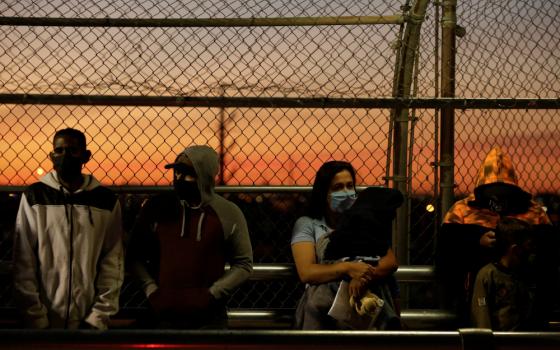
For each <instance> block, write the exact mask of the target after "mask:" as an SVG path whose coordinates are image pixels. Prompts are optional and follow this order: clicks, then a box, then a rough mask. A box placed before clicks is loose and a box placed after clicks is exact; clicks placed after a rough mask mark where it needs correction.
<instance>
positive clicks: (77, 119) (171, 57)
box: [0, 0, 560, 193]
mask: <svg viewBox="0 0 560 350" xmlns="http://www.w3.org/2000/svg"><path fill="white" fill-rule="evenodd" d="M226 3H227V2H220V1H217V2H213V3H212V4H211V5H208V4H206V3H205V4H204V5H200V7H196V6H195V7H192V8H188V7H189V6H194V5H196V4H195V3H189V4H190V5H185V4H184V3H181V2H173V1H171V2H170V4H169V5H170V9H166V10H163V9H161V8H159V7H157V6H155V5H154V4H153V3H152V2H150V1H125V0H121V1H108V2H103V1H101V2H100V1H98V2H95V1H92V2H87V1H78V2H72V1H68V2H65V3H64V4H63V2H60V3H58V5H57V2H56V1H55V2H52V1H51V2H47V1H45V2H44V4H42V2H41V1H32V2H30V3H29V4H28V5H29V6H26V1H20V2H6V3H4V4H0V12H1V13H3V16H24V17H25V16H38V17H40V16H48V17H72V16H77V17H88V16H89V17H104V16H106V15H107V16H115V17H119V16H120V17H130V16H132V17H134V16H136V17H144V18H146V17H148V16H153V17H165V16H168V17H177V16H178V15H177V14H180V15H182V16H191V17H196V16H198V17H200V18H205V17H211V16H215V17H250V16H255V17H281V16H285V17H292V16H293V17H297V16H320V15H323V16H325V15H331V16H332V15H364V14H366V15H392V14H395V13H398V12H399V7H400V5H401V2H400V1H395V2H385V1H373V2H372V1H355V2H347V1H342V0H341V1H338V2H337V1H332V2H325V3H323V2H319V3H313V2H302V3H301V4H300V6H298V7H295V8H294V7H293V5H290V4H291V3H290V2H285V3H283V2H282V1H275V2H267V3H266V4H268V5H267V6H265V5H266V4H264V3H261V4H260V5H258V6H257V5H255V6H254V7H253V8H247V7H246V6H245V5H244V4H242V2H240V3H235V4H234V5H231V6H229V7H228V6H226V5H225V4H226ZM458 3H459V6H458V18H459V21H458V22H459V24H460V25H461V26H463V27H465V28H466V35H465V36H464V37H462V38H458V39H457V40H458V41H457V89H456V90H457V96H459V97H481V98H491V97H533V98H535V97H540V98H558V96H559V95H560V93H559V92H560V83H559V79H558V78H559V77H560V68H559V67H560V64H559V63H560V62H559V57H560V49H559V47H560V39H559V36H558V35H557V33H558V32H560V25H559V23H558V22H559V20H558V18H559V16H560V10H559V7H560V5H558V4H554V2H552V4H551V3H550V2H546V1H534V2H521V1H520V2H497V3H494V2H491V3H487V2H480V1H477V0H471V1H459V2H458ZM345 4H346V5H345ZM221 5H223V7H220V6H221ZM174 6H176V8H175V7H174ZM95 9H98V10H95ZM131 9H134V11H132V10H131ZM173 9H175V10H173ZM130 11H132V12H130ZM173 11H175V12H173ZM433 16H434V10H433V8H430V9H429V14H428V18H427V20H426V23H425V25H424V27H423V34H422V43H421V45H422V47H421V50H420V51H421V53H420V70H419V87H418V95H419V96H425V97H431V96H433V95H434V91H435V90H434V86H435V84H434V83H433V80H434V69H435V67H434V64H433V41H434V39H433V26H434V22H433V18H434V17H433ZM397 34H398V27H397V26H394V25H393V26H389V25H381V26H371V25H368V26H331V27H325V26H322V27H259V28H239V27H233V28H71V27H63V28H60V27H55V28H53V27H51V28H45V27H24V26H22V27H14V26H1V27H0V35H1V37H2V39H0V82H1V83H2V84H1V85H0V93H47V94H86V95H87V94H94V95H156V96H161V95H186V96H221V95H224V96H237V97H239V96H274V97H281V96H288V97H318V96H319V97H321V96H328V97H349V98H352V97H383V96H390V95H391V89H392V79H393V65H394V49H393V48H394V47H395V42H396V40H397ZM222 112H223V113H225V114H226V115H227V116H229V117H230V118H231V121H230V122H229V123H228V124H227V125H226V129H227V135H226V140H225V141H226V145H231V147H230V149H229V152H228V154H227V156H226V179H228V184H231V185H239V184H242V185H250V184H256V185H293V184H295V185H309V184H310V183H311V182H312V179H313V176H314V173H315V171H316V170H317V169H318V168H319V166H320V165H321V164H322V163H323V162H324V161H326V160H330V159H346V160H349V161H351V162H352V164H353V165H354V166H355V167H356V168H357V169H358V177H359V181H360V183H361V184H367V185H378V184H383V183H384V180H383V176H385V168H386V159H387V158H386V157H387V155H386V151H387V143H388V137H387V134H388V130H389V123H388V121H389V111H388V110H364V109H328V110H321V109H306V108H301V109H273V108H253V109H234V108H229V109H225V110H223V111H222V110H220V109H218V108H198V109H197V108H163V107H150V108H149V107H103V106H94V107H92V106H56V105H51V106H46V105H0V136H1V139H0V185H2V186H19V185H24V184H29V183H32V182H34V181H36V180H37V178H38V177H39V175H38V173H37V170H38V169H39V168H41V169H43V170H45V171H48V170H50V169H51V164H50V161H49V160H48V159H47V153H48V152H49V151H50V149H51V139H52V135H53V134H54V132H55V130H56V129H59V128H62V127H67V126H71V127H77V128H79V129H82V130H84V131H85V132H86V134H87V136H88V140H89V148H90V149H91V150H92V152H93V159H92V161H90V162H89V163H88V165H87V167H86V169H87V170H88V171H90V172H93V174H94V175H95V176H96V177H98V178H99V179H100V180H101V181H102V182H103V183H104V184H107V185H139V184H145V185H167V184H169V182H170V179H171V177H170V174H169V173H168V172H165V170H164V169H163V165H164V164H166V163H167V162H170V161H172V160H173V159H174V157H175V154H176V153H177V152H179V151H181V150H182V149H183V147H184V146H186V145H189V144H192V143H208V144H210V145H211V146H213V147H216V148H218V147H219V139H218V137H217V130H218V126H219V121H218V120H219V116H220V113H222ZM416 117H417V118H418V123H417V125H416V128H415V129H414V130H415V134H414V148H413V161H412V165H411V171H412V173H413V174H412V189H413V191H414V192H420V193H430V192H431V191H432V190H433V181H434V180H433V174H434V170H433V168H432V166H431V163H432V162H433V161H434V148H435V141H434V134H435V132H436V131H435V124H434V112H433V111H428V110H423V111H418V112H417V115H416ZM558 117H559V115H558V112H557V111H552V110H550V111H538V110H529V111H525V110H521V111H516V110H504V111H490V110H471V111H459V110H458V111H457V112H456V120H457V121H456V126H457V129H456V165H457V169H456V176H455V179H456V183H457V185H458V187H457V192H466V191H471V190H472V183H473V181H474V176H475V175H476V172H477V170H478V167H479V165H480V163H481V161H482V159H483V158H484V155H485V153H486V152H487V151H488V150H489V149H490V148H491V147H492V146H494V145H502V146H503V147H504V148H505V150H506V151H507V152H508V153H510V154H511V155H512V158H513V161H514V165H516V166H517V169H518V173H519V178H520V182H521V185H522V186H523V187H525V188H527V189H529V190H530V191H532V192H538V191H558V186H560V185H559V184H560V178H559V176H558V174H560V161H559V159H560V157H559V156H560V137H559V136H560V130H558Z"/></svg>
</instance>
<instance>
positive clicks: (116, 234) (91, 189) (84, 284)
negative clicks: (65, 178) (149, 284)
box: [14, 171, 124, 329]
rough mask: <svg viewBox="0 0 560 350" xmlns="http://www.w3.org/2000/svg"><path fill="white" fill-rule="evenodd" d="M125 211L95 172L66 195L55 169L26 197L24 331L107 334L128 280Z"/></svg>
mask: <svg viewBox="0 0 560 350" xmlns="http://www.w3.org/2000/svg"><path fill="white" fill-rule="evenodd" d="M123 269H124V266H123V242H122V223H121V208H120V204H119V202H118V199H117V196H116V195H115V194H114V193H112V192H111V191H110V190H109V189H107V188H104V187H102V186H100V183H99V182H98V181H97V180H96V179H95V178H94V177H93V176H91V175H84V185H83V186H82V188H81V189H79V190H78V191H76V192H74V193H69V192H68V191H67V190H66V189H64V188H63V187H62V185H61V184H60V182H59V181H58V177H57V175H56V172H55V171H53V172H50V173H48V174H47V175H45V176H44V177H42V178H41V179H40V182H37V183H35V184H32V185H31V186H29V187H28V188H27V190H26V191H25V192H24V194H23V195H22V198H21V203H20V207H19V211H18V215H17V219H16V234H15V238H14V286H15V293H16V302H17V303H18V306H19V309H20V310H21V311H22V312H23V313H24V315H23V316H24V321H25V325H26V326H27V327H32V328H47V327H50V328H70V329H72V328H78V327H79V326H80V323H81V322H87V323H89V324H90V325H92V326H94V327H96V328H98V329H106V328H107V322H108V320H109V317H110V316H111V315H114V314H115V313H116V312H117V311H118V300H119V292H120V287H121V284H122V281H123V273H124V270H123Z"/></svg>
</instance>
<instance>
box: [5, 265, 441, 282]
mask: <svg viewBox="0 0 560 350" xmlns="http://www.w3.org/2000/svg"><path fill="white" fill-rule="evenodd" d="M12 267H13V266H12V263H11V262H10V261H0V275H6V274H10V273H11V272H12ZM228 269H229V265H226V270H228ZM395 277H396V278H397V280H398V281H399V282H430V281H433V280H434V277H435V276H434V267H433V266H431V265H409V266H400V267H399V269H398V270H397V272H396V273H395ZM289 278H294V279H295V278H297V273H296V268H295V266H294V264H293V263H284V264H269V263H255V264H254V266H253V273H252V274H251V276H250V277H249V279H250V280H252V281H269V280H285V279H289Z"/></svg>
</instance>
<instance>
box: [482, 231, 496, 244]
mask: <svg viewBox="0 0 560 350" xmlns="http://www.w3.org/2000/svg"><path fill="white" fill-rule="evenodd" d="M494 244H496V233H494V231H488V232H486V233H485V234H483V235H482V237H480V245H481V246H483V247H486V248H491V247H493V246H494Z"/></svg>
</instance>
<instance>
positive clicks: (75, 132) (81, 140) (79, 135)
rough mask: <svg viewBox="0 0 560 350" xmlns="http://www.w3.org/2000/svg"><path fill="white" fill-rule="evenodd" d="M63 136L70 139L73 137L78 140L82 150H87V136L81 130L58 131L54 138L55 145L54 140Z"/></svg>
mask: <svg viewBox="0 0 560 350" xmlns="http://www.w3.org/2000/svg"><path fill="white" fill-rule="evenodd" d="M63 136H68V137H72V138H74V139H76V140H78V144H79V145H80V147H82V149H86V147H87V146H86V135H85V134H84V133H83V132H81V131H80V130H77V129H72V128H66V129H61V130H58V131H57V132H56V133H55V134H54V137H53V143H54V140H56V139H57V138H59V137H63Z"/></svg>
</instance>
